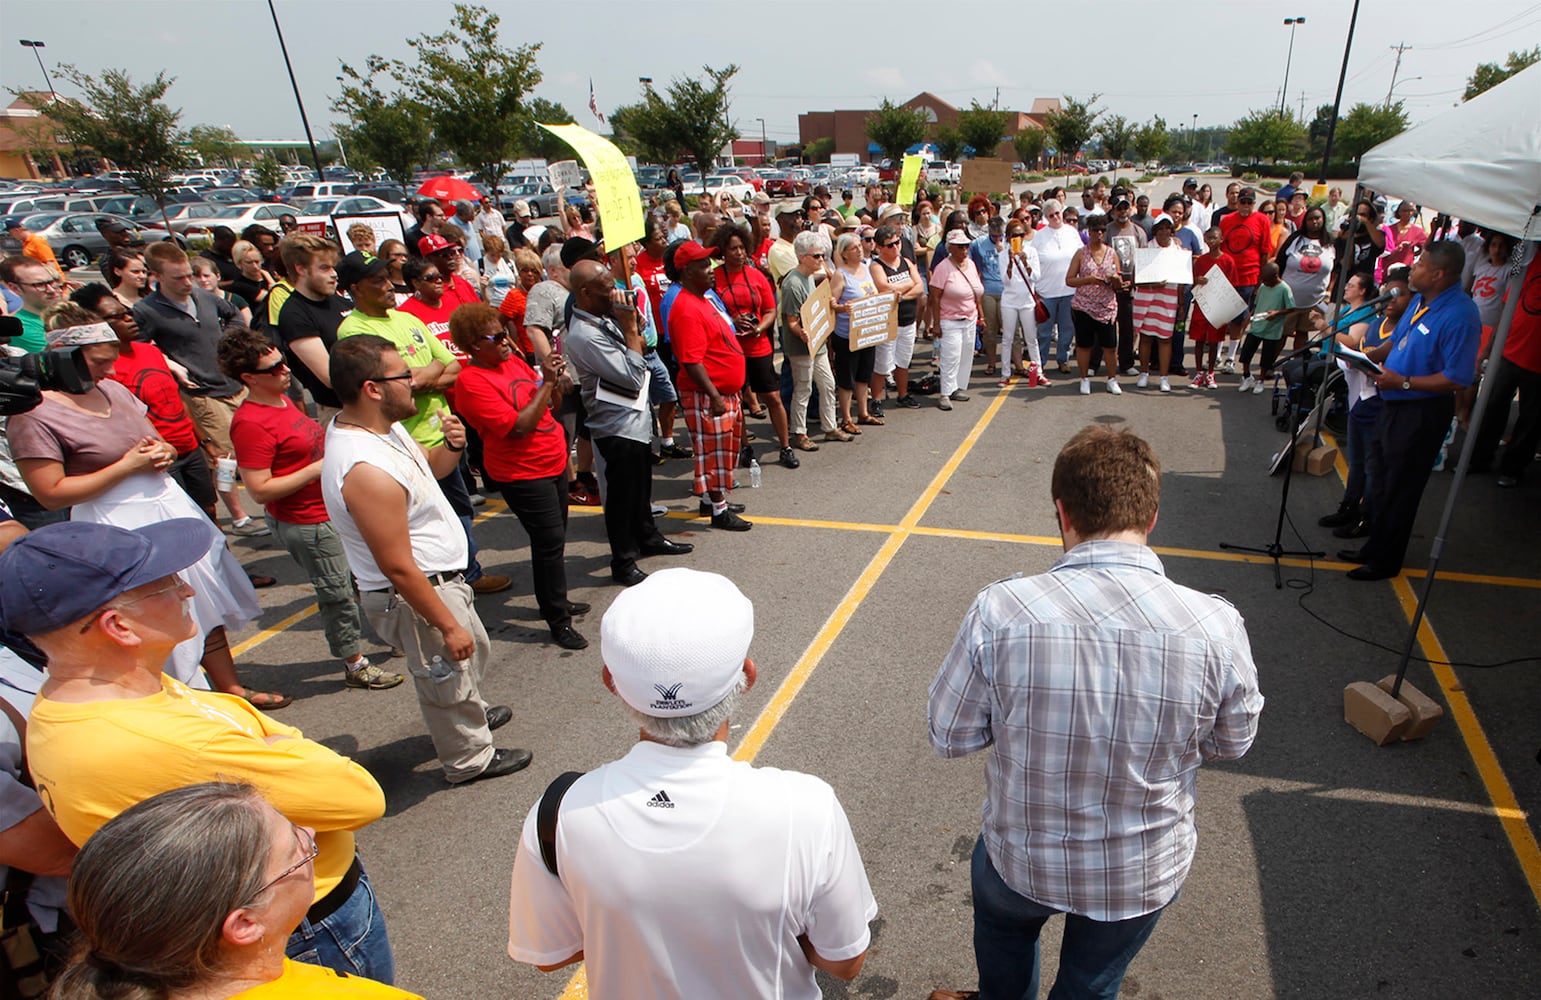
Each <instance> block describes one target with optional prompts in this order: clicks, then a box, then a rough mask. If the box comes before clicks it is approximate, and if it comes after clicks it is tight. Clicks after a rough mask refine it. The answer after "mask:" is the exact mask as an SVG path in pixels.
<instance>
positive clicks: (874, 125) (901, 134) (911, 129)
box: [867, 97, 926, 162]
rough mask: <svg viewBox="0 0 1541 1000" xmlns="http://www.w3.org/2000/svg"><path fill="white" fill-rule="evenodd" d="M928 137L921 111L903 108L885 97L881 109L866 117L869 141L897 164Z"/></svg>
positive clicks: (924, 114) (924, 115)
mask: <svg viewBox="0 0 1541 1000" xmlns="http://www.w3.org/2000/svg"><path fill="white" fill-rule="evenodd" d="M925 137H926V113H925V112H924V111H921V110H920V109H919V108H905V107H901V106H899V105H897V104H895V103H893V102H892V101H890V100H889V99H888V98H886V97H885V98H883V102H882V103H881V104H879V105H878V109H877V110H876V111H874V112H872V114H870V115H868V116H867V138H868V139H871V140H872V141H873V142H875V143H877V145H878V148H880V149H881V150H882V151H883V155H884V156H886V157H888V158H889V159H891V160H893V161H895V162H898V161H899V160H900V159H901V158H903V156H904V151H905V150H907V149H909V148H910V147H911V146H913V145H915V144H916V143H917V142H920V141H921V140H923V139H925Z"/></svg>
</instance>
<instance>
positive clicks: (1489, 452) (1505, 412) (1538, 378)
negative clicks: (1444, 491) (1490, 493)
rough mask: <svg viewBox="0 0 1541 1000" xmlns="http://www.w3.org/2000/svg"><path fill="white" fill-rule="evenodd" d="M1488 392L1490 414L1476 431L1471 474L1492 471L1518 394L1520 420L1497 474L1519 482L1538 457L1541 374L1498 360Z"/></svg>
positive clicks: (1485, 414) (1540, 429)
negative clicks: (1495, 456)
mask: <svg viewBox="0 0 1541 1000" xmlns="http://www.w3.org/2000/svg"><path fill="white" fill-rule="evenodd" d="M1488 378H1490V379H1492V380H1493V385H1492V388H1490V389H1489V390H1488V393H1489V397H1488V401H1487V412H1486V413H1484V414H1483V415H1482V426H1481V427H1480V428H1478V429H1477V441H1476V444H1474V445H1473V446H1472V452H1471V468H1472V471H1479V470H1486V469H1489V468H1491V467H1492V464H1493V455H1494V454H1495V453H1496V452H1497V451H1498V442H1499V440H1500V439H1502V438H1503V436H1504V428H1505V427H1507V426H1508V425H1509V407H1510V405H1511V404H1512V403H1513V402H1514V396H1515V393H1518V394H1519V397H1520V412H1519V416H1518V417H1517V418H1516V419H1515V421H1514V433H1513V434H1511V435H1510V436H1509V446H1508V447H1507V448H1505V449H1504V455H1503V458H1501V459H1499V461H1498V473H1499V475H1502V476H1513V477H1515V478H1516V479H1518V478H1519V477H1520V474H1521V473H1523V472H1524V471H1525V467H1526V466H1527V465H1529V464H1530V460H1531V459H1532V458H1534V457H1535V456H1536V445H1538V444H1541V372H1533V371H1530V370H1529V369H1527V368H1521V367H1520V366H1519V365H1517V364H1515V363H1514V362H1512V361H1510V360H1509V359H1508V358H1499V359H1498V364H1497V366H1496V367H1495V368H1494V369H1493V373H1492V374H1491V375H1489V376H1488Z"/></svg>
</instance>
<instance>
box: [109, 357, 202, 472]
mask: <svg viewBox="0 0 1541 1000" xmlns="http://www.w3.org/2000/svg"><path fill="white" fill-rule="evenodd" d="M112 380H113V381H114V382H119V383H121V384H122V385H123V387H124V388H125V389H127V390H128V391H129V392H131V393H133V394H134V395H135V396H136V397H138V399H139V401H140V402H141V403H143V404H144V405H145V406H146V407H147V408H148V412H147V413H146V414H145V416H147V417H149V418H150V423H151V424H153V425H154V427H155V429H156V430H157V431H158V432H159V433H160V436H161V437H163V438H165V439H166V443H167V444H169V445H171V446H172V447H173V448H175V449H176V450H177V454H178V455H186V454H187V453H188V452H190V451H192V450H193V449H194V448H196V447H198V428H197V427H195V426H193V422H192V420H191V419H190V418H189V417H188V416H187V410H186V409H185V408H184V407H183V406H182V387H181V385H180V384H179V383H178V382H177V378H176V376H175V375H173V374H171V369H170V368H168V367H167V366H166V355H164V354H162V353H161V351H160V348H158V347H156V346H155V345H154V344H141V343H137V342H136V343H131V344H124V345H123V349H122V351H121V352H120V353H119V354H118V360H116V361H114V362H113V363H112Z"/></svg>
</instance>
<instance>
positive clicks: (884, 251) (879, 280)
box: [871, 223, 926, 410]
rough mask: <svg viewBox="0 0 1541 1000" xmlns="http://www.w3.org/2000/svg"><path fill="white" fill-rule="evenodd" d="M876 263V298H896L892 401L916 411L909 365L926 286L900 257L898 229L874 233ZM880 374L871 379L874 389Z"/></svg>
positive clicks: (914, 268) (889, 226)
mask: <svg viewBox="0 0 1541 1000" xmlns="http://www.w3.org/2000/svg"><path fill="white" fill-rule="evenodd" d="M876 242H877V250H878V254H877V257H876V259H874V260H873V261H872V267H871V271H872V283H873V285H874V286H876V288H877V290H878V293H879V294H884V295H886V294H888V293H890V292H891V293H893V294H895V295H897V296H898V297H899V310H898V326H899V335H898V336H897V337H896V338H894V340H893V341H892V342H891V346H892V348H893V359H892V360H893V375H894V391H895V392H896V393H898V398H897V399H896V400H895V402H897V403H898V404H899V405H900V406H902V407H904V408H905V409H908V410H918V409H920V402H919V401H918V400H917V399H916V398H915V397H914V396H912V395H910V362H911V361H912V360H913V359H914V354H915V327H916V320H917V319H918V318H919V315H920V300H921V299H923V298H925V295H926V283H925V279H923V278H922V277H921V276H920V268H919V267H918V266H917V265H916V263H915V262H914V261H909V260H905V259H904V257H903V256H901V250H902V248H903V242H904V241H903V238H902V237H901V236H900V233H899V227H898V226H895V225H892V224H890V223H885V224H884V225H881V226H879V227H878V231H877V237H876ZM882 377H883V376H882V374H881V373H878V374H875V375H873V378H872V381H873V384H874V386H876V385H877V384H878V380H879V379H880V378H882Z"/></svg>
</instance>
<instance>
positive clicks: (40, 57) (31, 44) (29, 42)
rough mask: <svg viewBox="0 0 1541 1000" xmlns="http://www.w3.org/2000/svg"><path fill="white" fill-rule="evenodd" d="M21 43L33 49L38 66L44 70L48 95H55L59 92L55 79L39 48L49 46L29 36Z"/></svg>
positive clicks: (44, 80)
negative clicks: (45, 64) (52, 77)
mask: <svg viewBox="0 0 1541 1000" xmlns="http://www.w3.org/2000/svg"><path fill="white" fill-rule="evenodd" d="M21 44H23V45H25V46H26V47H27V48H29V49H31V50H32V54H33V55H34V56H36V57H37V68H38V69H40V70H42V71H43V82H44V83H46V84H47V85H48V96H49V97H53V96H55V95H56V94H57V93H58V92H57V91H55V90H54V82H53V80H51V79H49V76H48V67H47V66H44V65H43V55H42V53H41V52H39V51H38V49H42V48H47V46H45V45H44V44H43V43H42V42H38V41H33V40H32V39H29V38H23V39H21Z"/></svg>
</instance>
